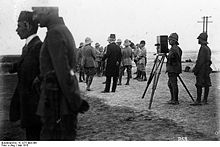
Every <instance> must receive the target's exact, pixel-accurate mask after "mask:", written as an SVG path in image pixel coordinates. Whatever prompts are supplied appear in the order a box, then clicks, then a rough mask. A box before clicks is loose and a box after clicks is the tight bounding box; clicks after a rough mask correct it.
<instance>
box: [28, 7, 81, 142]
mask: <svg viewBox="0 0 220 147" xmlns="http://www.w3.org/2000/svg"><path fill="white" fill-rule="evenodd" d="M32 9H33V11H34V13H35V16H34V18H33V19H34V20H37V21H38V22H39V23H40V27H46V28H47V35H46V37H45V40H44V43H43V45H42V48H41V53H40V73H41V77H42V84H41V86H42V91H41V97H40V102H39V106H38V114H39V115H40V116H41V117H42V118H43V120H44V124H43V128H42V133H41V139H42V140H75V137H76V128H77V115H78V112H80V106H81V104H82V99H81V96H80V91H79V85H78V81H77V78H76V75H75V74H74V72H75V70H76V46H75V41H74V38H73V36H72V33H71V32H70V31H69V29H68V28H67V27H66V26H65V24H64V21H63V19H62V18H61V17H59V16H58V8H56V7H33V8H32Z"/></svg>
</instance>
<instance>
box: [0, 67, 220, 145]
mask: <svg viewBox="0 0 220 147" xmlns="http://www.w3.org/2000/svg"><path fill="white" fill-rule="evenodd" d="M149 74H150V71H149V70H148V77H149ZM125 75H126V74H125ZM134 76H135V75H133V77H134ZM181 77H182V79H183V81H184V83H185V84H186V86H187V88H188V89H189V91H190V93H191V94H192V95H193V97H194V99H195V98H196V88H195V86H194V84H195V76H194V75H193V73H190V72H187V73H186V72H183V73H182V74H181ZM125 78H126V76H124V77H123V81H122V83H123V84H122V85H121V86H118V87H117V90H116V92H115V93H111V92H110V93H101V91H102V90H104V86H105V85H104V84H102V82H104V81H105V77H95V78H94V81H93V83H92V86H91V88H92V91H89V92H88V91H86V90H85V89H86V88H85V87H86V86H85V83H80V89H81V91H82V94H83V97H84V99H86V100H88V102H89V104H90V110H89V111H88V112H86V113H85V114H79V117H78V118H79V120H78V122H79V123H78V135H77V140H79V141H83V140H102V141H107V140H136V141H137V140H142V141H145V140H146V141H153V140H180V139H183V140H186V139H187V140H192V141H194V140H219V139H220V131H219V117H218V115H219V111H218V107H217V106H220V100H219V92H220V87H219V85H218V83H219V73H212V74H211V80H212V87H211V88H210V93H209V98H208V102H209V104H208V105H203V106H197V107H193V106H190V103H192V100H191V98H190V97H189V95H188V94H187V92H186V90H185V89H184V87H183V86H182V84H181V83H180V82H179V101H180V105H175V106H174V105H169V104H167V103H166V102H167V101H168V100H169V99H170V93H169V89H168V87H167V80H168V78H167V74H165V72H164V70H162V73H161V76H160V79H159V82H158V86H157V89H156V91H155V95H154V99H153V104H152V108H151V110H149V109H148V105H149V99H150V95H151V90H152V83H151V85H150V86H149V88H148V91H147V93H146V95H145V98H144V99H142V98H141V96H142V94H143V92H144V89H145V87H146V83H147V82H139V81H137V80H133V79H131V81H130V85H129V86H126V85H124V84H125V83H126V79H125ZM0 83H1V86H0V98H1V99H0V102H1V107H0V123H1V128H0V130H1V131H0V140H24V139H25V137H24V131H23V130H21V129H20V128H19V122H17V123H11V122H9V121H8V111H9V104H10V99H11V96H12V94H13V90H14V88H15V84H16V76H15V75H14V76H11V75H10V76H6V75H4V76H1V78H0Z"/></svg>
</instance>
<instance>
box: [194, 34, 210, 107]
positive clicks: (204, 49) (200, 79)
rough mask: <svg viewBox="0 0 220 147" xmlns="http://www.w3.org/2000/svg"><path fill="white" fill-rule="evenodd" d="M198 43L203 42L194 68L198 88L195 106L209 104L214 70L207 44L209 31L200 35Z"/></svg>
mask: <svg viewBox="0 0 220 147" xmlns="http://www.w3.org/2000/svg"><path fill="white" fill-rule="evenodd" d="M197 39H198V43H199V44H201V47H200V49H199V54H198V57H197V60H196V65H195V67H194V69H193V72H194V74H195V76H196V84H195V85H196V88H197V99H196V101H195V103H193V104H191V105H193V106H197V105H201V104H208V102H207V99H208V94H209V87H210V86H211V79H210V76H209V75H210V73H211V72H212V69H211V67H210V66H211V64H212V61H211V50H210V48H209V47H208V46H207V44H208V42H207V39H208V35H207V33H201V34H200V35H199V37H198V38H197ZM203 87H205V91H204V98H203V101H202V102H201V95H202V88H203Z"/></svg>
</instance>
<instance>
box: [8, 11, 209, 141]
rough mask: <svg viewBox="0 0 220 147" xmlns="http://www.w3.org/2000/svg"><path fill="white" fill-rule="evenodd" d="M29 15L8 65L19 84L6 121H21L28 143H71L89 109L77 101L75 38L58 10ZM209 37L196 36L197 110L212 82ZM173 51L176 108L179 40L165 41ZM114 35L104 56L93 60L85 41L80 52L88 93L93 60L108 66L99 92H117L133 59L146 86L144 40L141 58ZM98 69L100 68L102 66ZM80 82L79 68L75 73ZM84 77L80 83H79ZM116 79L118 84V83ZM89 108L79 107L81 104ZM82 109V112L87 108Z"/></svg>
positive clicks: (25, 15)
mask: <svg viewBox="0 0 220 147" xmlns="http://www.w3.org/2000/svg"><path fill="white" fill-rule="evenodd" d="M32 10H33V12H30V11H22V12H21V13H20V15H19V18H18V23H17V29H16V31H17V34H18V35H19V36H20V39H26V43H25V46H24V47H23V49H22V55H21V57H20V59H19V61H18V62H16V63H14V64H12V65H11V69H10V72H11V73H14V72H17V76H18V83H17V87H16V89H15V92H14V95H13V97H12V100H11V106H10V120H11V121H17V120H20V121H21V127H22V128H24V129H25V131H26V138H27V140H75V138H76V128H77V115H78V113H80V112H82V113H83V112H85V111H86V110H88V106H87V105H86V104H85V101H83V100H82V99H81V97H80V93H79V87H78V81H77V79H76V76H75V71H76V65H77V60H76V47H75V42H74V39H73V36H72V34H71V32H70V31H69V30H68V28H67V27H66V26H65V24H64V21H63V19H62V17H59V13H58V8H57V7H33V8H32ZM38 25H40V27H46V28H47V34H46V37H45V39H44V41H43V42H42V41H41V40H40V39H39V37H38V36H37V30H38ZM207 37H208V36H207V34H206V33H201V34H200V35H199V37H198V40H199V44H201V48H200V50H199V54H198V58H197V61H196V66H195V68H194V70H193V72H194V74H195V75H196V80H197V82H196V87H197V100H196V102H195V103H194V104H193V105H201V93H202V87H205V94H204V99H203V101H202V102H203V103H204V104H207V97H208V93H209V87H210V86H211V81H210V77H209V74H210V72H211V68H210V65H211V51H210V49H209V47H208V46H207V44H208V42H207ZM168 40H169V44H170V45H171V49H170V50H169V53H168V56H167V65H166V67H167V72H168V77H169V81H168V87H169V89H170V93H171V100H170V101H169V103H170V104H179V102H178V85H177V76H178V75H179V74H180V73H181V72H182V68H181V56H182V51H181V49H180V47H179V46H178V44H179V43H178V35H177V34H176V33H172V34H171V35H170V36H169V39H168ZM115 41H116V36H115V34H111V35H110V36H109V38H108V42H109V44H108V45H107V47H106V51H105V53H104V54H103V56H102V57H101V56H100V58H99V59H98V60H97V59H96V58H95V57H93V56H96V55H94V52H93V48H92V47H91V43H92V41H91V39H90V38H86V40H85V44H84V45H83V44H81V48H83V49H84V50H83V52H82V57H86V58H84V59H82V64H83V68H85V67H86V74H87V77H86V81H87V90H89V89H90V85H91V82H92V78H93V76H94V74H95V72H94V68H95V67H96V66H95V64H94V63H95V61H97V62H100V61H106V63H105V64H106V66H105V76H106V85H105V89H104V91H102V92H103V93H107V92H110V85H111V79H113V84H112V88H111V91H112V92H115V91H116V87H117V84H119V85H121V82H122V81H121V80H122V75H123V72H124V70H125V69H127V72H128V77H127V81H126V85H129V80H130V78H131V66H132V58H133V57H134V58H135V60H136V61H135V62H136V65H137V66H138V70H137V78H141V77H143V80H144V81H146V72H145V66H146V62H147V60H146V49H145V47H144V45H145V41H141V43H140V49H141V50H140V51H141V53H140V54H137V56H133V55H132V45H131V42H130V41H129V40H125V41H124V46H125V47H124V48H122V47H120V45H118V44H116V43H115ZM100 66H101V65H99V67H100ZM79 77H80V80H82V79H85V78H83V73H82V69H80V74H79ZM81 78H82V79H81ZM118 78H119V83H118ZM83 104H84V105H86V106H87V108H82V107H83V106H84V105H83ZM86 106H85V107H86Z"/></svg>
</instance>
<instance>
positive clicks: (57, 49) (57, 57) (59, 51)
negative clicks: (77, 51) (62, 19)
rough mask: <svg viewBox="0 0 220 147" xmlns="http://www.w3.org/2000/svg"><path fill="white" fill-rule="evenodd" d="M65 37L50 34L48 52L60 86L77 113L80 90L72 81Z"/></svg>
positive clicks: (58, 34) (53, 33)
mask: <svg viewBox="0 0 220 147" xmlns="http://www.w3.org/2000/svg"><path fill="white" fill-rule="evenodd" d="M65 43H66V42H65V40H64V37H63V36H62V35H61V33H60V32H58V31H51V32H49V33H48V51H49V54H50V57H51V60H52V64H53V67H54V70H55V73H56V76H57V79H58V82H59V85H60V88H61V90H62V92H63V94H64V96H65V98H67V101H68V102H69V104H70V105H71V107H72V108H73V109H74V110H73V111H77V110H78V109H79V107H80V104H81V98H80V96H79V91H77V90H79V88H77V87H75V86H74V82H73V79H72V76H73V75H72V74H73V72H71V71H72V69H71V67H70V65H69V59H68V49H67V48H66V45H65Z"/></svg>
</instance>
